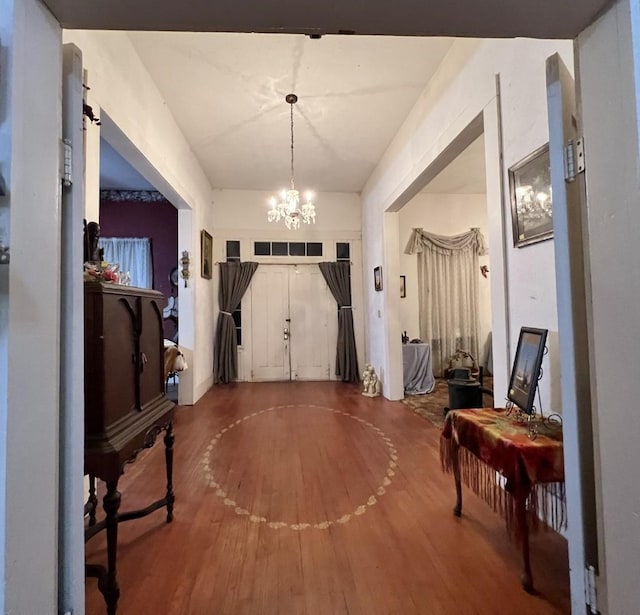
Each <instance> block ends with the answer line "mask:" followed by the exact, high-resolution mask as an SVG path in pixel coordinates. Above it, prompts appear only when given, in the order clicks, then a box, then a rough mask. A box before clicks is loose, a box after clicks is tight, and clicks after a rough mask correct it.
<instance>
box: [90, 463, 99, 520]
mask: <svg viewBox="0 0 640 615" xmlns="http://www.w3.org/2000/svg"><path fill="white" fill-rule="evenodd" d="M97 508H98V496H97V495H96V477H95V476H93V475H91V474H90V475H89V526H92V525H95V524H96V509H97Z"/></svg>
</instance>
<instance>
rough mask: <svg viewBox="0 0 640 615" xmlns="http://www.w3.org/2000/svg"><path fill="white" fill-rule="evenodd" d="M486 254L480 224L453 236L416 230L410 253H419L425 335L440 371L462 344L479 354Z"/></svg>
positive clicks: (435, 368)
mask: <svg viewBox="0 0 640 615" xmlns="http://www.w3.org/2000/svg"><path fill="white" fill-rule="evenodd" d="M486 253H487V249H486V243H485V240H484V237H483V235H482V233H481V232H480V230H479V229H477V228H472V229H471V230H470V231H468V232H466V233H462V234H460V235H455V236H452V237H445V236H442V235H435V234H433V233H428V232H426V231H424V230H423V229H421V228H420V229H413V232H412V233H411V237H410V238H409V241H408V243H407V246H406V248H405V254H417V257H418V295H419V312H420V337H421V338H422V339H423V340H425V341H427V342H428V343H429V344H430V345H431V354H432V359H433V371H434V374H435V375H436V376H439V377H442V376H443V375H444V370H445V369H447V368H448V366H449V360H450V358H451V357H452V355H453V354H454V353H455V352H456V350H458V349H463V350H466V351H468V352H469V353H471V355H472V356H473V357H476V358H477V357H478V275H479V272H480V265H479V260H478V257H479V256H482V255H484V254H486Z"/></svg>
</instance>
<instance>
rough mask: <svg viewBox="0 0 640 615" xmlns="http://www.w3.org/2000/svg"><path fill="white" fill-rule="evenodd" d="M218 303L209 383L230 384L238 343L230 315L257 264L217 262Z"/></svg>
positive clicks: (236, 375) (235, 370)
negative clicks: (218, 277) (211, 378)
mask: <svg viewBox="0 0 640 615" xmlns="http://www.w3.org/2000/svg"><path fill="white" fill-rule="evenodd" d="M218 266H219V268H220V269H219V271H220V282H219V284H220V285H219V289H218V303H219V306H220V313H219V314H218V322H217V324H216V336H215V340H214V345H213V381H214V382H215V383H225V382H233V381H234V380H235V379H236V378H237V377H238V340H237V338H236V325H235V323H234V321H233V317H232V314H233V312H234V311H235V310H237V309H238V306H239V305H240V301H242V297H243V295H244V293H245V292H246V291H247V288H249V283H250V282H251V278H252V277H253V274H254V273H255V272H256V269H257V268H258V263H250V262H247V263H240V262H231V263H220V264H219V265H218Z"/></svg>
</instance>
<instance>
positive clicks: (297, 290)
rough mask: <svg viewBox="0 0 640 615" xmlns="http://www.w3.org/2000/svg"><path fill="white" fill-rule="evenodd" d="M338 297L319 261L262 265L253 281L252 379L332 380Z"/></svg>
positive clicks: (256, 380) (255, 380)
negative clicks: (331, 350) (314, 262)
mask: <svg viewBox="0 0 640 615" xmlns="http://www.w3.org/2000/svg"><path fill="white" fill-rule="evenodd" d="M335 310H336V302H335V299H334V298H333V297H332V295H331V292H330V291H329V288H328V286H327V284H326V282H325V281H324V278H323V276H322V273H321V272H320V269H319V268H318V266H317V265H261V266H260V267H258V270H257V271H256V273H255V275H254V276H253V279H252V281H251V380H252V381H254V382H259V381H263V382H264V381H282V380H330V379H331V360H330V356H331V353H330V349H331V348H334V349H335V346H336V335H337V333H336V330H335V329H336V328H335V326H332V323H333V322H334V321H335Z"/></svg>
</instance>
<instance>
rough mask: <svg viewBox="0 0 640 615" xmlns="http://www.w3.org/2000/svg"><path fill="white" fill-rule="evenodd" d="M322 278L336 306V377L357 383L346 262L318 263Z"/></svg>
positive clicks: (356, 364)
mask: <svg viewBox="0 0 640 615" xmlns="http://www.w3.org/2000/svg"><path fill="white" fill-rule="evenodd" d="M318 266H319V267H320V271H321V272H322V276H323V277H324V279H325V281H326V282H327V285H328V286H329V290H330V291H331V294H332V295H333V297H334V299H335V300H336V302H337V304H338V345H337V349H336V376H338V378H341V379H342V380H343V381H344V382H359V381H360V370H359V369H358V355H357V354H356V337H355V334H354V330H353V309H352V307H351V275H350V264H349V263H347V262H335V263H318Z"/></svg>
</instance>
